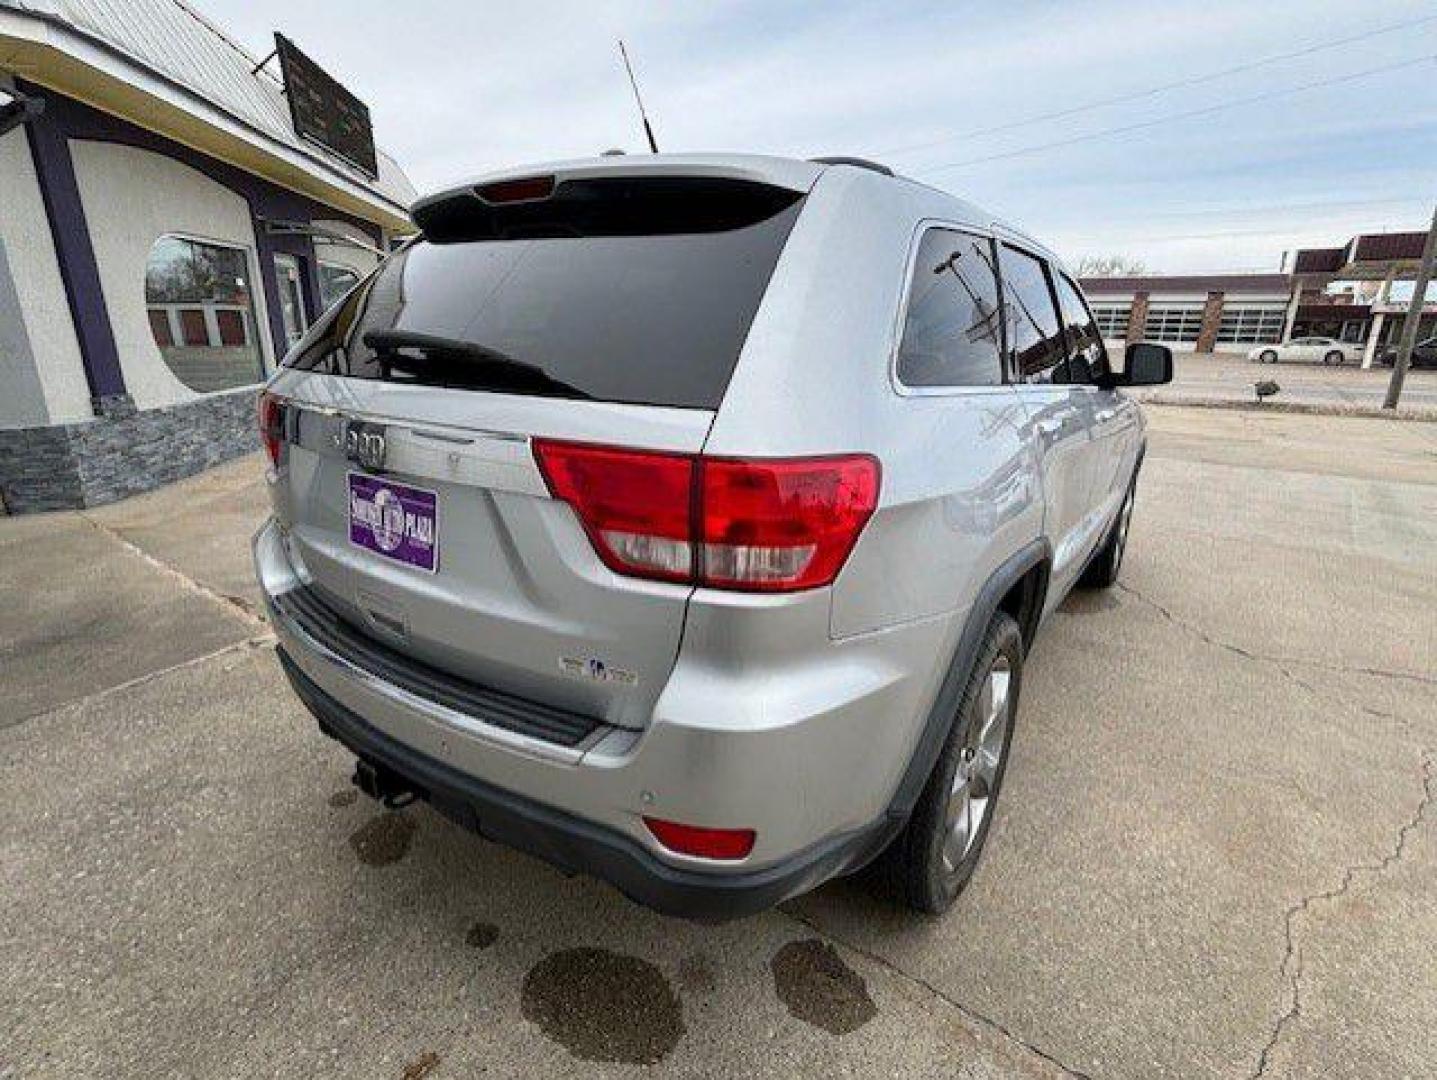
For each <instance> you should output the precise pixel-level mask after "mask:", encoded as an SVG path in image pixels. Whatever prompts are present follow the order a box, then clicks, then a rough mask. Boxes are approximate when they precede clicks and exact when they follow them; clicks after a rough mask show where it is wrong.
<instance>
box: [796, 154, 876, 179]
mask: <svg viewBox="0 0 1437 1080" xmlns="http://www.w3.org/2000/svg"><path fill="white" fill-rule="evenodd" d="M808 160H809V161H811V162H813V163H814V164H815V165H852V166H854V167H855V168H858V169H868V170H870V171H872V172H876V173H881V174H883V175H884V176H892V175H893V170H892V169H890V168H889V167H888V166H887V165H884V164H882V163H880V162H877V161H869V160H868V159H867V158H861V157H816V158H809V159H808Z"/></svg>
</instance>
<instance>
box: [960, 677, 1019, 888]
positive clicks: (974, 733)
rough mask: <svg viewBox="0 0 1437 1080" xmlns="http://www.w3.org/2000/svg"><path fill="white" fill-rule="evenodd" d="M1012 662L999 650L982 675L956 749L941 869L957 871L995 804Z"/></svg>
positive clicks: (1007, 720)
mask: <svg viewBox="0 0 1437 1080" xmlns="http://www.w3.org/2000/svg"><path fill="white" fill-rule="evenodd" d="M1012 680H1013V668H1012V665H1011V664H1010V663H1009V661H1008V658H1007V657H1006V656H1004V655H1002V654H1001V653H1000V654H999V655H998V656H996V657H994V658H993V663H992V666H991V667H989V669H988V673H987V675H986V676H985V677H984V680H983V689H982V690H981V691H980V692H979V695H978V702H977V708H976V709H975V716H974V718H973V722H972V723H971V724H969V726H968V736H967V738H966V739H965V740H964V743H963V749H962V750H961V751H960V752H959V756H958V768H957V769H956V770H955V771H954V773H953V787H952V789H951V790H950V792H949V795H948V810H947V814H946V816H945V819H944V836H943V869H944V871H945V872H947V873H949V874H952V873H955V872H956V871H957V869H958V867H959V866H960V865H961V864H962V862H963V860H964V859H965V858H966V857H967V856H968V853H969V852H971V851H972V850H973V845H974V844H976V843H977V841H978V837H979V836H980V835H981V834H982V831H983V824H984V822H985V821H987V819H988V814H989V813H990V812H991V810H992V807H993V798H994V795H995V794H996V788H997V783H998V773H999V769H1000V767H1001V766H1002V763H1003V755H1004V754H1005V753H1006V752H1007V749H1008V728H1009V727H1010V726H1011V724H1012V698H1011V694H1010V690H1011V687H1012Z"/></svg>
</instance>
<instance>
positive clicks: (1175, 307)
mask: <svg viewBox="0 0 1437 1080" xmlns="http://www.w3.org/2000/svg"><path fill="white" fill-rule="evenodd" d="M1202 309H1203V306H1202V305H1201V304H1172V305H1169V306H1167V307H1150V308H1148V321H1147V324H1146V325H1145V326H1144V327H1143V337H1144V338H1146V339H1147V340H1148V341H1172V342H1178V343H1184V342H1192V341H1197V339H1198V332H1199V331H1200V330H1202Z"/></svg>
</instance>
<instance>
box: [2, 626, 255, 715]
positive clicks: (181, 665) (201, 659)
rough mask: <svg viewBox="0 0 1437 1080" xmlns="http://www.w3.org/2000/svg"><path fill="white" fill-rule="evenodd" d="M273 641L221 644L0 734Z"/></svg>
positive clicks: (45, 711) (56, 707) (66, 703)
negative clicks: (200, 654)
mask: <svg viewBox="0 0 1437 1080" xmlns="http://www.w3.org/2000/svg"><path fill="white" fill-rule="evenodd" d="M276 640H278V639H276V637H275V636H274V634H256V635H255V636H254V637H247V638H245V639H244V640H243V641H236V642H234V643H233V644H231V645H223V646H221V647H220V648H218V649H215V650H214V651H213V652H207V653H205V654H204V655H202V656H192V657H190V658H189V659H188V660H181V661H179V662H178V663H175V664H169V665H167V666H165V667H162V668H156V669H155V670H154V671H147V672H145V673H144V674H143V675H136V676H135V677H134V678H133V679H126V680H125V681H124V682H120V683H116V684H115V685H114V686H106V687H102V688H101V689H99V690H92V691H91V692H90V693H88V694H84V695H82V696H80V697H77V698H72V699H71V700H69V701H63V702H61V703H60V704H58V705H51V706H50V707H49V708H47V709H41V710H40V711H39V712H33V713H30V714H29V715H28V716H22V717H20V719H18V720H14V721H11V722H10V723H6V724H0V732H4V731H13V730H15V729H16V728H18V727H21V726H23V725H25V724H29V723H33V722H34V721H36V720H43V719H44V718H45V717H47V716H53V715H55V714H56V713H61V712H65V711H66V710H68V709H74V708H78V707H80V706H82V705H89V704H93V703H94V702H96V701H103V700H104V699H105V698H107V697H109V696H110V695H112V694H119V693H122V692H123V691H125V690H132V689H134V688H135V687H137V686H144V685H145V684H146V683H149V682H154V681H155V680H156V679H163V678H164V677H165V676H166V675H173V674H175V673H176V672H179V671H185V670H187V669H188V668H192V667H198V666H199V665H200V664H204V663H208V662H209V661H211V660H217V659H219V658H220V657H221V656H228V655H229V654H230V653H234V652H244V651H248V650H254V649H264V648H268V647H269V646H271V645H273V644H274V643H275V642H276Z"/></svg>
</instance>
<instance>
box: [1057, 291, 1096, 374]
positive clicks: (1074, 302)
mask: <svg viewBox="0 0 1437 1080" xmlns="http://www.w3.org/2000/svg"><path fill="white" fill-rule="evenodd" d="M1057 286H1058V309H1059V310H1060V311H1061V312H1062V315H1063V332H1064V334H1065V336H1066V337H1067V339H1068V356H1067V359H1066V360H1065V361H1064V362H1063V363H1062V364H1060V365H1059V366H1058V368H1057V369H1055V370H1054V372H1053V381H1054V382H1066V383H1092V382H1096V381H1097V380H1098V379H1099V378H1100V377H1101V376H1103V375H1106V374H1108V350H1107V349H1106V348H1105V347H1104V346H1103V335H1102V332H1101V331H1100V330H1099V329H1098V324H1097V321H1096V320H1095V319H1094V318H1093V316H1092V313H1091V312H1090V311H1089V310H1088V305H1087V304H1085V303H1084V302H1083V294H1082V293H1080V292H1079V291H1078V287H1077V286H1076V285H1074V284H1073V283H1072V281H1071V280H1069V278H1068V276H1067V275H1066V274H1059V275H1058V277H1057Z"/></svg>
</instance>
